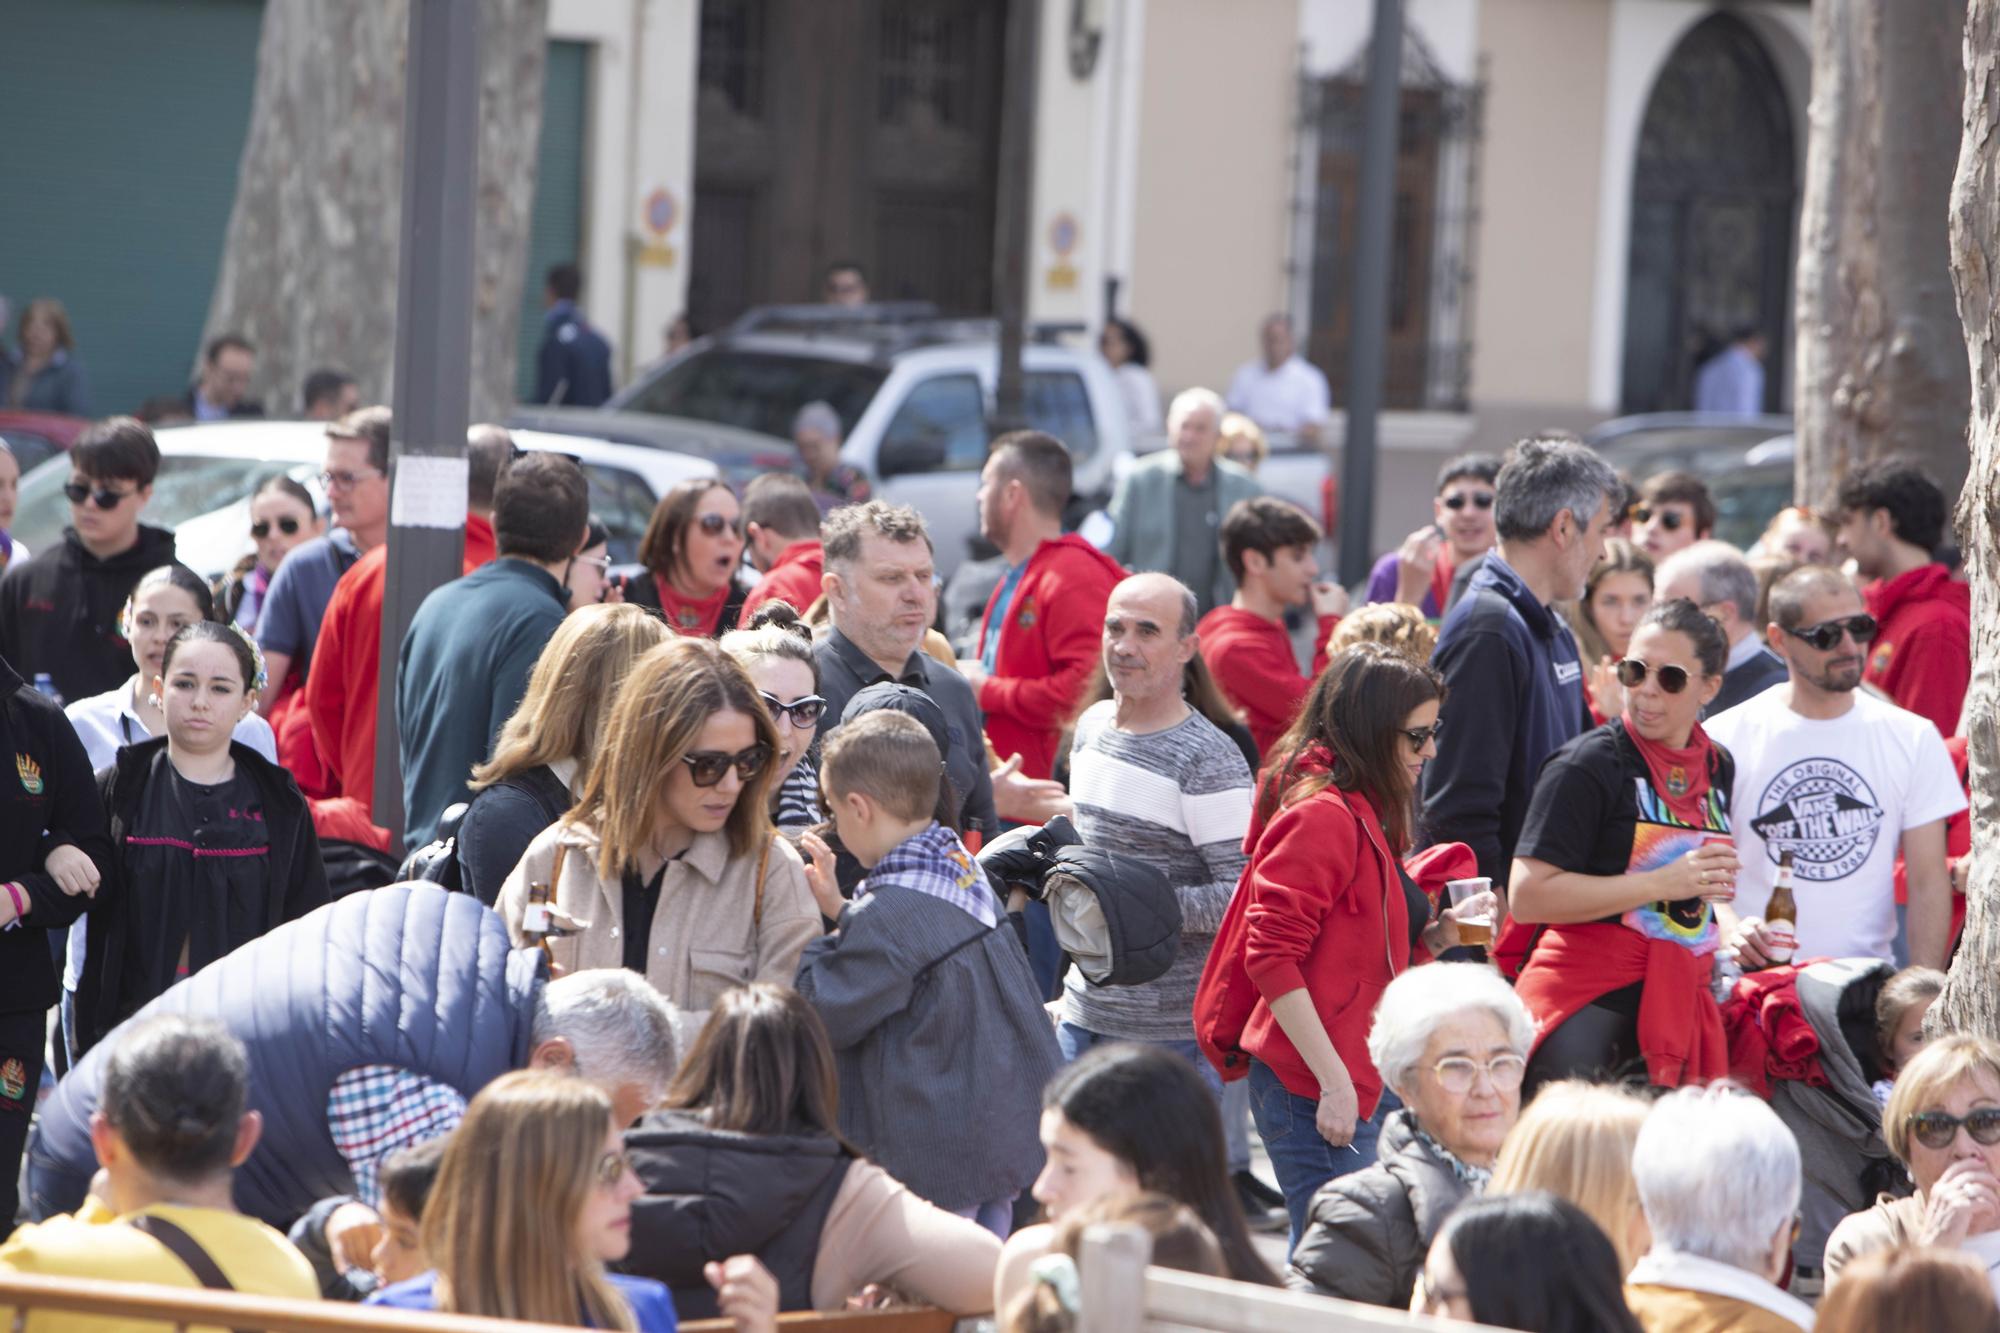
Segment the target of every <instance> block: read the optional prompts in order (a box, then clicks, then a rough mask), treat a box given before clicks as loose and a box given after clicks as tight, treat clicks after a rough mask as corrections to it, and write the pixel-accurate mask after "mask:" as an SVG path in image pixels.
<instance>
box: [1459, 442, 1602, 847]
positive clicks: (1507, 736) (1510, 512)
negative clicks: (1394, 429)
mask: <svg viewBox="0 0 2000 1333" xmlns="http://www.w3.org/2000/svg"><path fill="white" fill-rule="evenodd" d="M1495 491H1496V495H1495V499H1494V505H1493V513H1494V521H1495V525H1496V527H1497V528H1498V531H1499V535H1500V544H1499V545H1498V546H1497V547H1495V548H1494V550H1493V552H1492V553H1491V554H1490V555H1488V556H1487V557H1486V560H1485V563H1484V564H1482V565H1481V566H1480V569H1479V572H1478V573H1476V574H1474V575H1473V576H1472V581H1471V584H1470V585H1469V587H1468V589H1467V592H1466V594H1465V596H1464V597H1463V598H1461V599H1460V601H1459V603H1458V605H1457V606H1455V607H1453V608H1452V611H1451V614H1450V615H1448V616H1446V617H1445V622H1444V628H1443V630H1442V631H1441V632H1440V633H1439V635H1438V645H1437V651H1436V652H1435V653H1434V654H1433V655H1432V659H1431V660H1432V663H1433V665H1435V666H1436V668H1437V669H1438V671H1439V672H1441V673H1442V674H1443V676H1444V679H1445V688H1446V691H1447V697H1448V698H1449V699H1450V700H1451V716H1450V719H1449V722H1448V724H1447V725H1446V726H1445V727H1444V729H1443V730H1442V731H1441V732H1440V733H1439V735H1438V740H1437V751H1438V753H1437V758H1435V759H1433V760H1431V762H1430V764H1429V766H1428V767H1426V769H1425V770H1424V817H1425V824H1426V832H1427V834H1428V836H1429V838H1430V840H1431V841H1432V842H1433V843H1441V842H1463V843H1466V844H1467V845H1469V846H1470V847H1471V848H1472V850H1473V853H1474V855H1476V856H1477V857H1478V859H1479V873H1480V874H1482V875H1485V876H1488V877H1490V878H1491V879H1492V880H1493V882H1494V884H1495V885H1503V884H1505V883H1506V880H1507V871H1508V867H1509V865H1510V864H1511V862H1512V860H1513V856H1514V843H1515V841H1516V840H1517V839H1518V838H1519V837H1520V835H1521V825H1522V823H1523V821H1525V820H1526V818H1527V814H1528V798H1529V797H1530V796H1532V795H1533V794H1534V790H1535V775H1536V774H1537V773H1539V772H1540V771H1541V767H1542V761H1543V760H1545V759H1547V758H1548V757H1549V756H1550V755H1552V754H1554V753H1555V752H1556V751H1557V750H1558V749H1560V748H1561V747H1562V746H1563V745H1564V744H1565V743H1566V742H1568V741H1569V740H1570V738H1571V737H1573V736H1576V735H1578V734H1580V733H1581V732H1583V731H1584V730H1585V729H1586V728H1588V727H1589V726H1590V714H1589V713H1588V712H1587V711H1586V709H1585V707H1584V700H1583V668H1582V666H1581V664H1580V663H1579V662H1578V660H1577V651H1576V641H1575V640H1574V639H1572V638H1571V637H1570V632H1569V626H1568V624H1567V622H1566V621H1565V620H1564V618H1563V615H1562V613H1561V612H1559V611H1557V610H1555V609H1554V608H1553V606H1552V605H1551V604H1552V603H1555V602H1566V601H1574V600H1575V599H1576V598H1578V597H1581V596H1582V595H1583V586H1584V581H1585V579H1586V578H1587V577H1588V576H1589V574H1590V567H1591V566H1592V565H1593V564H1595V563H1596V562H1597V559H1598V557H1599V556H1601V555H1603V553H1604V531H1605V529H1606V528H1607V527H1608V526H1610V522H1611V503H1612V498H1613V497H1615V496H1619V495H1622V494H1623V493H1624V489H1623V486H1622V484H1621V483H1620V482H1619V480H1618V474H1617V473H1615V472H1613V471H1612V470H1611V466H1610V464H1608V463H1606V462H1605V461H1604V460H1603V459H1601V458H1599V457H1598V456H1597V455H1596V453H1594V452H1593V451H1592V450H1591V449H1590V448H1589V446H1587V445H1584V444H1582V443H1580V442H1577V441H1574V440H1565V439H1529V440H1523V441H1522V442H1521V443H1520V444H1519V445H1516V446H1515V448H1514V452H1513V454H1512V456H1511V457H1510V458H1509V460H1508V462H1507V464H1506V466H1505V467H1503V468H1501V469H1500V475H1499V477H1498V478H1497V479H1496V483H1495Z"/></svg>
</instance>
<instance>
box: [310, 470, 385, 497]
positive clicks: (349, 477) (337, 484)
mask: <svg viewBox="0 0 2000 1333" xmlns="http://www.w3.org/2000/svg"><path fill="white" fill-rule="evenodd" d="M381 475H382V474H381V473H380V472H377V471H376V470H375V469H374V468H372V467H371V468H369V469H368V470H367V471H366V472H322V473H320V474H319V484H320V485H322V486H324V487H326V488H327V489H328V490H330V491H351V490H353V489H354V488H355V487H356V486H359V485H360V484H361V483H362V482H364V481H373V480H374V479H375V478H377V477H379V476H381Z"/></svg>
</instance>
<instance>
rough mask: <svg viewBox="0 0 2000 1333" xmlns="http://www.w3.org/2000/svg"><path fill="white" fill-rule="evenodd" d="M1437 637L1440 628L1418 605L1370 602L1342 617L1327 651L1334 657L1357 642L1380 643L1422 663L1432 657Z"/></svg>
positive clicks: (1328, 654)
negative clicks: (1426, 617)
mask: <svg viewBox="0 0 2000 1333" xmlns="http://www.w3.org/2000/svg"><path fill="white" fill-rule="evenodd" d="M1437 641H1438V634H1437V630H1436V629H1435V628H1433V627H1432V625H1431V623H1430V622H1429V621H1428V620H1425V619H1424V613H1423V612H1421V611H1419V610H1417V608H1416V607H1414V606H1409V605H1406V604H1404V603H1402V602H1371V603H1370V604H1369V605H1367V606H1363V607H1357V608H1356V609H1354V610H1353V611H1350V612H1348V613H1347V614H1346V615H1344V616H1342V617H1341V618H1340V623H1339V624H1338V625H1336V626H1335V627H1334V630H1333V638H1332V639H1330V640H1328V642H1327V645H1326V655H1327V656H1328V657H1333V656H1334V655H1336V654H1337V653H1339V652H1340V651H1341V650H1342V649H1344V648H1352V647H1353V646H1354V645H1355V644H1357V643H1381V644H1387V645H1388V646H1389V647H1391V648H1394V649H1395V650H1396V651H1397V652H1399V653H1401V654H1402V655H1403V656H1405V657H1407V658H1409V659H1410V660H1411V661H1412V662H1416V663H1417V664H1419V665H1422V664H1424V663H1427V662H1429V661H1430V660H1431V650H1432V649H1434V648H1436V647H1437Z"/></svg>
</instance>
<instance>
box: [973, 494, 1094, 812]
mask: <svg viewBox="0 0 2000 1333" xmlns="http://www.w3.org/2000/svg"><path fill="white" fill-rule="evenodd" d="M1124 577H1125V569H1124V567H1123V566H1122V565H1120V564H1119V563H1118V562H1117V561H1116V560H1113V559H1112V558H1111V557H1110V556H1108V555H1106V554H1104V552H1102V551H1100V550H1098V549H1097V548H1096V547H1095V546H1092V545H1091V544H1090V543H1089V542H1087V541H1085V540H1084V539H1083V538H1081V537H1079V536H1077V535H1076V534H1075V533H1070V534H1068V535H1066V536H1062V537H1058V538H1056V539H1055V540H1054V541H1046V542H1043V543H1042V544H1041V545H1040V546H1038V547H1036V548H1035V553H1034V554H1033V555H1031V556H1029V557H1028V566H1027V568H1026V569H1024V570H1022V571H1021V579H1020V582H1019V583H1017V584H1016V585H1015V587H1014V598H1013V600H1012V601H1010V602H1009V603H1008V604H1007V609H1006V613H1005V620H1004V621H1003V622H996V619H995V608H996V607H997V605H998V603H999V601H1000V593H1001V591H1002V589H1004V588H1005V587H1006V583H1005V581H1004V580H1003V581H1002V582H1001V585H1000V586H999V587H996V588H995V589H994V590H993V595H992V596H991V597H989V598H987V600H986V617H985V620H984V621H983V622H982V623H981V625H980V627H979V650H980V654H981V655H982V656H984V654H985V651H986V644H987V642H988V638H989V636H991V635H994V634H998V635H999V636H1000V644H999V648H998V650H997V651H996V653H995V655H994V658H993V674H992V675H991V676H989V677H987V680H986V683H985V684H984V685H983V686H981V687H980V690H979V706H980V708H981V709H982V710H984V711H985V713H986V738H987V739H988V740H990V741H992V742H993V750H994V753H996V754H998V755H999V756H1000V757H1001V759H1003V760H1004V759H1008V758H1011V757H1012V756H1014V755H1017V754H1018V755H1020V756H1021V772H1022V773H1023V774H1024V775H1025V776H1027V777H1031V778H1046V777H1048V776H1049V775H1050V774H1051V773H1052V772H1053V771H1054V769H1055V762H1056V742H1057V741H1058V740H1059V739H1060V738H1061V736H1062V731H1063V728H1064V727H1065V726H1067V725H1069V721H1070V719H1071V718H1072V717H1074V716H1075V715H1076V709H1077V704H1078V703H1080V702H1081V701H1082V699H1083V691H1084V687H1085V686H1086V685H1088V684H1089V683H1090V675H1091V672H1092V671H1094V670H1096V668H1097V659H1098V656H1099V653H1100V652H1101V650H1102V645H1103V642H1104V607H1105V603H1107V602H1109V601H1110V600H1111V590H1112V589H1113V588H1114V587H1116V586H1117V585H1118V583H1119V582H1120V581H1121V580H1122V579H1124Z"/></svg>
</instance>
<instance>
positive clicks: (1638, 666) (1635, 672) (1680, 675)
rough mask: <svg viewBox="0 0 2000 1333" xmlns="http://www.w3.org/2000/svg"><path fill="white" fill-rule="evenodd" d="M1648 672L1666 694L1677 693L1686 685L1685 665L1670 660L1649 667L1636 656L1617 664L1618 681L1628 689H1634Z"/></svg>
mask: <svg viewBox="0 0 2000 1333" xmlns="http://www.w3.org/2000/svg"><path fill="white" fill-rule="evenodd" d="M1648 672H1651V673H1652V675H1653V678H1654V679H1655V680H1657V681H1659V682H1660V688H1661V689H1663V690H1665V691H1666V692H1667V693H1668V694H1679V693H1680V692H1681V691H1682V690H1684V689H1686V688H1687V687H1688V673H1687V668H1686V667H1678V666H1675V665H1674V664H1673V663H1672V662H1669V663H1667V664H1666V665H1665V666H1663V667H1649V666H1647V665H1646V664H1645V663H1644V662H1641V661H1640V660H1639V659H1638V658H1636V657H1628V658H1626V659H1625V660H1624V661H1622V662H1620V663H1619V664H1618V683H1619V684H1620V685H1623V686H1624V687H1625V688H1626V689H1628V690H1636V689H1638V688H1639V685H1640V683H1641V682H1642V681H1644V680H1645V679H1646V674H1647V673H1648Z"/></svg>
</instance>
